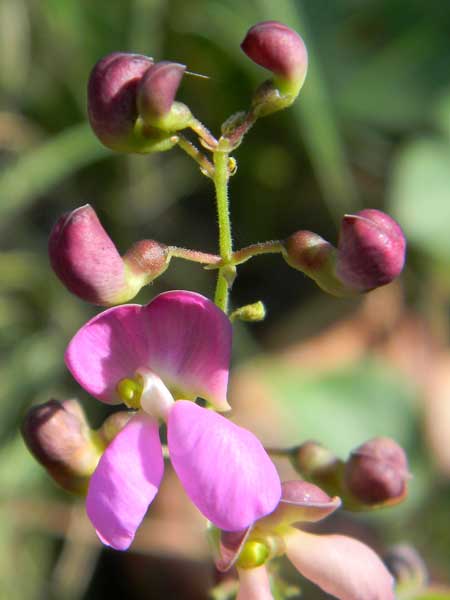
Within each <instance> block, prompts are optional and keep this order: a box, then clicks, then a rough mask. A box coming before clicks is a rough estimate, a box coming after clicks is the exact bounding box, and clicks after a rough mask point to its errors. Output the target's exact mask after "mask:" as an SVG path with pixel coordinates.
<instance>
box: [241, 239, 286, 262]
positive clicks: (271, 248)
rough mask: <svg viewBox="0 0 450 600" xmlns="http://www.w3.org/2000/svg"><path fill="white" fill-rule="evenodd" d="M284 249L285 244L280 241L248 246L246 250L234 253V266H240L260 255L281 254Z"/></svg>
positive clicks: (242, 249)
mask: <svg viewBox="0 0 450 600" xmlns="http://www.w3.org/2000/svg"><path fill="white" fill-rule="evenodd" d="M283 248H284V247H283V244H282V242H280V241H279V240H273V241H270V242H260V243H259V244H251V245H250V246H246V247H245V248H241V249H240V250H236V252H233V258H232V262H233V264H234V265H240V264H241V263H243V262H245V261H246V260H249V259H250V258H252V257H253V256H257V255H259V254H279V253H281V252H283Z"/></svg>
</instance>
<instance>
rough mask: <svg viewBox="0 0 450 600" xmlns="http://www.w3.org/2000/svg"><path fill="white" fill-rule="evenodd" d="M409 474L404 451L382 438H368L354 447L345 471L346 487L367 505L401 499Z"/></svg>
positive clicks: (356, 498)
mask: <svg viewBox="0 0 450 600" xmlns="http://www.w3.org/2000/svg"><path fill="white" fill-rule="evenodd" d="M409 477H410V475H409V472H408V459H407V457H406V454H405V451H404V450H403V448H401V447H400V446H399V445H398V444H397V443H396V442H395V441H394V440H392V439H390V438H385V437H378V438H374V439H372V440H369V441H368V442H366V443H365V444H362V446H359V448H357V449H356V450H354V451H353V452H352V453H351V454H350V458H349V459H348V461H347V463H346V465H345V471H344V481H345V485H346V488H347V489H348V491H349V492H350V493H351V495H352V497H353V498H354V499H355V500H356V501H358V502H359V503H361V504H362V505H366V506H373V505H379V504H397V503H399V502H401V501H402V500H403V499H404V498H405V497H406V494H407V481H408V479H409Z"/></svg>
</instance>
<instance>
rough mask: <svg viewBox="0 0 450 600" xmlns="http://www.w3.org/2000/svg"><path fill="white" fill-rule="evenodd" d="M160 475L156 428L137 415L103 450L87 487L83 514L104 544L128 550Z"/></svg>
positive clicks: (144, 416)
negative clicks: (86, 514) (85, 511)
mask: <svg viewBox="0 0 450 600" xmlns="http://www.w3.org/2000/svg"><path fill="white" fill-rule="evenodd" d="M163 472H164V461H163V456H162V447H161V442H160V441H159V432H158V425H157V423H156V422H155V421H153V420H152V419H150V418H149V417H148V416H147V415H145V414H144V413H138V414H137V415H136V416H134V417H133V418H132V419H131V420H130V421H129V423H127V425H126V426H125V427H124V428H123V429H122V431H121V432H120V433H119V434H118V435H117V436H116V437H115V438H114V440H113V441H112V442H111V444H110V445H109V446H108V447H107V448H106V450H105V452H104V453H103V456H102V457H101V459H100V462H99V464H98V467H97V469H96V471H95V472H94V474H93V475H92V477H91V481H90V484H89V490H88V495H87V499H86V510H87V513H88V516H89V518H90V520H91V521H92V524H93V525H94V527H95V529H96V531H97V534H98V536H99V537H100V539H101V540H102V542H103V543H104V544H107V545H108V546H112V547H113V548H115V549H116V550H126V549H127V548H128V547H129V546H130V544H131V542H132V541H133V538H134V535H135V533H136V529H137V528H138V527H139V525H140V523H141V521H142V519H143V518H144V516H145V513H146V511H147V508H148V506H149V504H150V503H151V502H152V500H153V498H154V497H155V496H156V493H157V491H158V487H159V484H160V482H161V479H162V476H163Z"/></svg>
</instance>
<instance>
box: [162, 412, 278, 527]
mask: <svg viewBox="0 0 450 600" xmlns="http://www.w3.org/2000/svg"><path fill="white" fill-rule="evenodd" d="M168 444H169V452H170V458H171V461H172V464H173V467H174V469H175V471H176V473H177V475H178V477H179V478H180V480H181V483H182V484H183V486H184V488H185V490H186V492H187V494H188V496H189V498H190V499H191V500H192V502H193V503H194V504H195V505H196V506H197V508H198V509H199V510H200V511H201V512H202V513H203V514H204V515H205V517H206V518H207V519H209V520H210V521H211V522H212V523H213V524H214V525H215V526H216V527H218V528H219V529H224V530H225V531H238V530H241V529H245V528H246V527H248V525H250V524H251V523H253V522H254V521H256V520H257V519H259V518H261V517H263V516H265V515H267V514H268V513H270V512H272V511H273V509H274V508H275V507H276V506H277V504H278V501H279V500H280V496H281V484H280V479H279V477H278V473H277V471H276V469H275V467H274V465H273V463H272V461H271V460H270V458H269V457H268V455H267V454H266V451H265V450H264V448H263V446H262V445H261V443H260V441H259V440H258V439H257V438H256V437H255V436H254V435H253V434H252V433H250V432H249V431H247V430H246V429H243V428H241V427H238V426H237V425H235V424H234V423H232V422H231V421H229V420H228V419H225V418H224V417H222V416H221V415H218V414H217V413H215V412H213V411H211V410H207V409H205V408H201V407H200V406H197V405H196V404H194V403H192V402H187V401H184V400H180V401H178V402H175V405H174V406H173V408H172V410H171V411H170V414H169V420H168Z"/></svg>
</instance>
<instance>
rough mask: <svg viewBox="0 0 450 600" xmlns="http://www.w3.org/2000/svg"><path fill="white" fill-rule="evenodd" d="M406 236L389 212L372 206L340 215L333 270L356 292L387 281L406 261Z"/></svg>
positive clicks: (399, 270) (393, 276) (395, 274)
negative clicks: (335, 261)
mask: <svg viewBox="0 0 450 600" xmlns="http://www.w3.org/2000/svg"><path fill="white" fill-rule="evenodd" d="M405 252H406V240H405V236H404V235H403V232H402V230H401V228H400V226H399V225H398V223H396V221H394V219H392V218H391V217H390V216H389V215H387V214H385V213H383V212H381V211H379V210H375V209H372V208H368V209H365V210H361V211H359V212H358V213H356V214H355V215H346V216H345V217H344V218H343V219H342V224H341V231H340V235H339V242H338V260H337V264H336V274H337V276H338V277H339V279H341V280H342V282H343V283H344V284H345V285H347V286H349V287H350V288H353V289H354V290H356V291H358V292H367V291H369V290H371V289H373V288H376V287H379V286H381V285H385V284H387V283H390V282H391V281H392V280H393V279H395V278H396V277H397V276H398V275H399V274H400V273H401V271H402V269H403V265H404V263H405Z"/></svg>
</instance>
